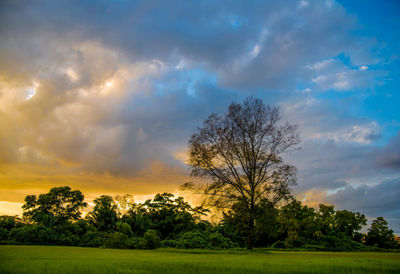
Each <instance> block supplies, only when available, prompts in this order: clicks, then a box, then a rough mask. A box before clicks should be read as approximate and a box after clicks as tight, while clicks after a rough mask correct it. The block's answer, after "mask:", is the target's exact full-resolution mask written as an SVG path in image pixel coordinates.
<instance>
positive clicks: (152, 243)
mask: <svg viewBox="0 0 400 274" xmlns="http://www.w3.org/2000/svg"><path fill="white" fill-rule="evenodd" d="M144 239H145V240H146V247H147V248H149V249H154V248H157V247H159V246H160V237H159V236H158V234H157V231H155V230H153V229H149V230H147V231H146V233H144Z"/></svg>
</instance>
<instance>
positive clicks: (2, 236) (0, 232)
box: [0, 227, 8, 241]
mask: <svg viewBox="0 0 400 274" xmlns="http://www.w3.org/2000/svg"><path fill="white" fill-rule="evenodd" d="M7 239H8V230H7V229H5V228H2V227H0V241H4V240H7Z"/></svg>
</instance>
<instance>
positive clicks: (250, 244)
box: [247, 214, 254, 249]
mask: <svg viewBox="0 0 400 274" xmlns="http://www.w3.org/2000/svg"><path fill="white" fill-rule="evenodd" d="M250 215H252V214H250ZM253 237H254V217H253V216H250V220H249V232H248V234H247V249H253Z"/></svg>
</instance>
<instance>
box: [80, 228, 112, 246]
mask: <svg viewBox="0 0 400 274" xmlns="http://www.w3.org/2000/svg"><path fill="white" fill-rule="evenodd" d="M105 241H106V237H105V235H104V234H103V233H102V232H99V231H94V232H92V231H88V232H87V233H86V234H85V235H83V236H82V237H81V239H80V244H79V245H80V246H87V247H99V246H102V245H104V243H105Z"/></svg>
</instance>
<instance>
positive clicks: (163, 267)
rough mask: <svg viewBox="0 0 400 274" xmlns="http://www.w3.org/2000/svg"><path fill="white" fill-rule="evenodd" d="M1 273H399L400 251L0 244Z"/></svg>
mask: <svg viewBox="0 0 400 274" xmlns="http://www.w3.org/2000/svg"><path fill="white" fill-rule="evenodd" d="M0 273H400V253H374V252H363V253H358V252H336V253H335V252H299V251H269V252H268V251H262V250H254V251H251V252H248V251H246V250H227V251H218V250H217V251H215V250H177V249H162V248H161V249H156V250H117V249H100V248H82V247H60V246H6V245H4V246H0Z"/></svg>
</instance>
